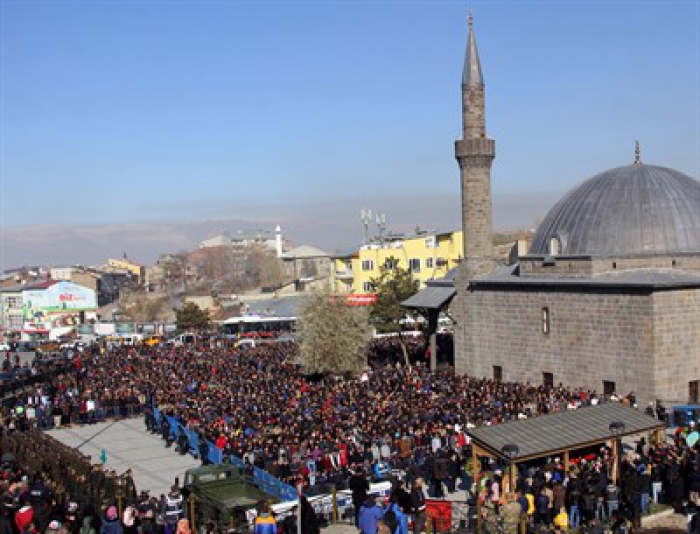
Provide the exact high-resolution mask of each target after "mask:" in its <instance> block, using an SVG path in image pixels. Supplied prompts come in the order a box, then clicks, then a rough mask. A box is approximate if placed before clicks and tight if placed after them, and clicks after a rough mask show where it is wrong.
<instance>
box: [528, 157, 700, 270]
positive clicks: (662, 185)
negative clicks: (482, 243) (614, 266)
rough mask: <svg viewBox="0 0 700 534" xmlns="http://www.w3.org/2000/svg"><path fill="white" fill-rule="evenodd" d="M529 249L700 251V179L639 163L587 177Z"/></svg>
mask: <svg viewBox="0 0 700 534" xmlns="http://www.w3.org/2000/svg"><path fill="white" fill-rule="evenodd" d="M530 253H531V254H535V255H553V256H559V255H567V256H578V255H582V256H599V257H616V256H617V257H619V256H628V255H669V254H677V253H700V182H698V181H697V180H694V179H693V178H691V177H690V176H687V175H685V174H683V173H681V172H678V171H675V170H673V169H667V168H665V167H657V166H654V165H645V164H641V163H636V164H634V165H629V166H626V167H618V168H616V169H611V170H608V171H605V172H602V173H600V174H597V175H595V176H593V177H592V178H589V179H588V180H586V181H585V182H583V183H582V184H580V185H579V186H578V187H576V188H574V189H573V190H572V191H570V192H569V193H568V194H567V195H566V196H564V197H563V198H562V199H561V200H560V201H559V202H558V203H557V204H556V205H555V206H554V207H553V208H552V209H551V210H550V211H549V213H548V214H547V216H546V217H545V219H544V221H543V222H542V224H541V225H540V227H539V228H538V229H537V232H536V233H535V236H534V237H533V241H532V247H531V249H530Z"/></svg>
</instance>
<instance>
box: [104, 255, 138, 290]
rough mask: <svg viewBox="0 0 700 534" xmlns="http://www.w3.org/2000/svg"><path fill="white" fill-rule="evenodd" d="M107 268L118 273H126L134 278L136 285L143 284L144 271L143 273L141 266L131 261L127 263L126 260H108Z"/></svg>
mask: <svg viewBox="0 0 700 534" xmlns="http://www.w3.org/2000/svg"><path fill="white" fill-rule="evenodd" d="M107 267H108V268H111V269H116V270H119V271H128V272H130V273H131V274H132V275H133V276H134V277H135V278H136V283H137V284H141V283H143V279H144V271H145V269H144V267H142V266H141V265H138V264H136V263H133V262H132V261H129V260H128V259H126V258H124V259H122V260H115V259H108V260H107Z"/></svg>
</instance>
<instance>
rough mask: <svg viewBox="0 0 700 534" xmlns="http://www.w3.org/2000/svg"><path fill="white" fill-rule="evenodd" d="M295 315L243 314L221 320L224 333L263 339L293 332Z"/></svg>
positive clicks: (238, 336)
mask: <svg viewBox="0 0 700 534" xmlns="http://www.w3.org/2000/svg"><path fill="white" fill-rule="evenodd" d="M296 321H297V318H296V317H262V316H259V315H245V316H243V317H231V318H230V319H226V320H225V321H224V322H223V331H224V334H226V335H229V336H235V337H236V338H237V339H241V338H251V339H265V338H278V337H280V336H287V335H290V334H292V333H293V332H294V326H295V324H296Z"/></svg>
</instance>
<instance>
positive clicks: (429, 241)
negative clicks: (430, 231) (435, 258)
mask: <svg viewBox="0 0 700 534" xmlns="http://www.w3.org/2000/svg"><path fill="white" fill-rule="evenodd" d="M425 248H435V236H434V235H431V236H428V237H426V238H425Z"/></svg>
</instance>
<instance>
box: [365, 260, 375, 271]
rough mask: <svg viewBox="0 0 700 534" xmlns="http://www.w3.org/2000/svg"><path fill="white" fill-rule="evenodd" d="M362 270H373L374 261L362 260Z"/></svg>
mask: <svg viewBox="0 0 700 534" xmlns="http://www.w3.org/2000/svg"><path fill="white" fill-rule="evenodd" d="M362 270H363V271H373V270H374V262H373V261H372V260H362Z"/></svg>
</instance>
